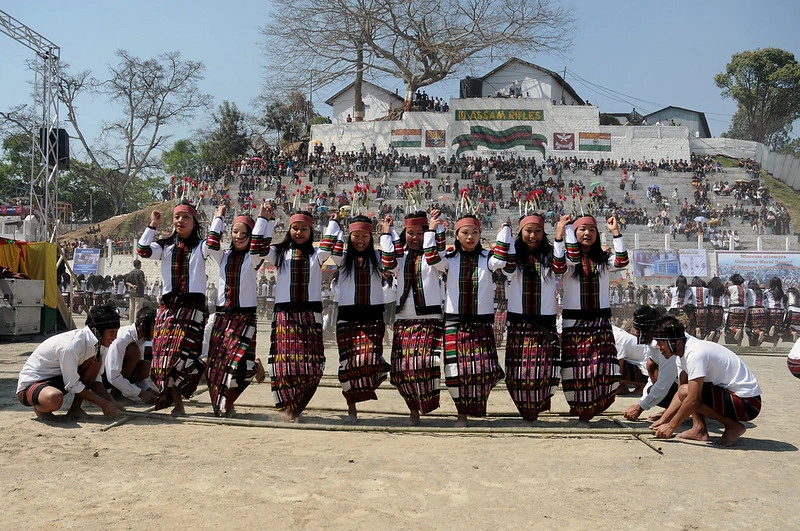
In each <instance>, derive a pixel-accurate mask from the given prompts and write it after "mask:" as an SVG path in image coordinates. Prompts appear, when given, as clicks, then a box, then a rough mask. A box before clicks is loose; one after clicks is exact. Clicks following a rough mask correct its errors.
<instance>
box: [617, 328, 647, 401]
mask: <svg viewBox="0 0 800 531" xmlns="http://www.w3.org/2000/svg"><path fill="white" fill-rule="evenodd" d="M611 329H612V331H613V332H614V342H615V343H616V345H617V360H619V370H620V373H621V374H622V376H621V379H620V382H619V387H618V388H617V396H621V395H627V394H629V393H641V392H642V389H643V388H644V385H645V383H647V359H648V357H649V356H648V350H649V348H648V346H647V345H640V344H639V343H638V342H637V341H636V336H635V335H633V334H630V333H628V332H626V331H625V330H623V329H622V328H620V327H618V326H613V325H612V326H611ZM630 386H633V389H631V388H630Z"/></svg>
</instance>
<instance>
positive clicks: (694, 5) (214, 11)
mask: <svg viewBox="0 0 800 531" xmlns="http://www.w3.org/2000/svg"><path fill="white" fill-rule="evenodd" d="M321 1H322V0H321ZM562 5H563V6H565V7H567V8H570V9H572V10H573V16H574V17H575V19H576V25H575V32H574V35H573V37H572V38H573V45H572V47H571V48H569V49H565V50H564V51H563V53H561V54H547V55H544V54H539V55H535V54H534V55H527V56H522V55H520V57H522V58H524V59H526V60H528V61H531V62H533V63H535V64H538V65H540V66H542V67H544V68H547V69H550V70H554V71H557V72H559V73H561V74H562V75H563V74H564V69H565V68H566V77H565V78H566V80H567V82H568V83H570V85H572V87H573V88H574V89H575V90H576V91H577V93H578V94H579V95H580V96H581V97H582V98H583V99H585V100H589V101H591V102H592V104H594V105H598V106H599V108H600V111H601V112H609V113H613V112H630V111H631V109H632V108H634V107H635V108H636V110H637V111H638V112H640V113H642V114H647V113H650V112H653V111H656V110H659V109H661V108H663V107H666V106H669V105H673V106H678V107H684V108H688V109H692V110H696V111H701V112H704V113H705V114H706V118H707V120H708V122H709V126H710V128H711V133H712V135H713V136H715V137H716V136H719V135H720V134H721V133H723V132H725V131H726V130H727V129H728V127H729V124H730V120H731V117H732V115H733V114H734V112H735V111H736V104H735V102H734V101H733V100H731V99H723V98H722V97H721V96H720V89H719V88H717V87H716V86H715V84H714V75H715V74H717V73H721V72H724V70H725V66H726V64H727V63H728V62H729V61H730V59H731V56H732V55H733V54H735V53H738V52H742V51H745V50H755V49H758V48H766V47H777V48H782V49H784V50H787V51H789V52H791V53H794V54H795V55H796V56H798V57H800V32H798V31H797V23H798V21H800V2H798V1H797V0H764V1H762V2H753V1H752V0H750V1H744V0H701V1H697V0H693V1H687V0H670V1H666V2H665V1H663V0H652V1H651V0H636V1H634V0H605V1H602V2H601V1H590V0H580V1H579V0H563V1H562ZM0 10H2V11H4V12H5V13H6V14H8V15H10V16H12V17H14V18H15V19H17V20H19V21H20V22H22V23H23V24H25V25H27V26H28V27H30V28H31V29H33V30H34V31H36V32H38V33H39V34H41V35H43V36H44V37H46V38H47V39H49V40H50V41H52V42H54V43H55V44H57V45H58V46H60V48H61V59H62V61H63V62H65V63H67V64H69V65H70V67H71V68H72V69H73V70H74V71H79V70H91V71H92V72H93V73H94V74H95V76H97V77H102V76H103V75H105V74H106V73H107V67H108V65H109V64H112V63H114V62H115V55H114V53H115V51H116V50H118V49H125V50H127V51H128V52H130V53H131V54H132V55H134V56H137V57H140V58H151V57H155V56H157V55H159V54H161V53H164V52H167V51H174V50H177V51H180V52H181V53H182V54H183V56H184V57H185V58H186V59H191V60H193V61H202V62H203V63H204V64H205V67H206V73H205V79H204V80H203V82H202V84H201V89H202V90H203V91H205V92H206V93H209V94H211V95H212V96H213V98H214V108H216V106H217V105H219V104H221V103H222V102H223V101H224V100H228V101H230V102H234V103H236V105H237V106H238V107H239V109H240V110H243V111H245V112H249V111H252V110H254V105H253V101H254V99H255V98H256V97H257V96H258V94H259V93H261V91H262V90H263V89H262V87H263V77H264V73H265V71H264V63H265V60H264V56H263V54H264V50H263V46H262V44H261V42H262V36H261V34H260V32H259V27H262V26H263V25H264V24H265V23H266V22H267V21H268V20H269V17H270V11H271V3H270V2H269V1H267V0H262V1H255V0H236V1H229V2H222V1H211V0H191V1H189V0H174V1H168V0H160V1H154V0H138V1H135V2H134V1H122V0H71V1H70V2H63V1H58V2H56V1H52V0H37V1H23V0H14V1H9V0H0ZM286 53H290V52H289V51H287V52H286ZM32 58H33V52H32V51H30V50H29V49H28V48H26V47H25V46H23V45H22V44H20V43H18V42H16V41H15V40H14V39H12V38H11V37H8V36H6V35H5V34H0V87H2V88H0V110H3V111H5V110H8V109H9V108H10V107H12V106H14V105H17V104H23V103H28V104H31V103H32V98H31V96H30V90H31V89H30V82H31V81H32V79H33V75H32V73H31V71H29V70H28V69H27V68H26V66H25V62H26V60H30V59H32ZM504 61H505V59H498V60H497V61H495V62H493V63H486V64H485V65H481V66H478V67H476V68H474V70H473V71H472V72H462V73H461V74H460V75H458V76H455V77H453V78H452V79H446V80H444V81H441V82H439V83H437V84H435V85H432V86H429V87H426V88H425V90H426V91H427V93H428V94H429V95H431V96H439V97H444V98H446V99H449V98H451V97H458V80H459V79H460V78H461V77H463V76H464V75H477V76H481V75H484V74H486V73H488V72H489V71H490V70H491V69H493V68H495V67H496V66H498V65H499V64H501V63H502V62H504ZM350 82H351V80H347V81H343V82H342V83H340V84H338V85H330V86H327V87H322V88H318V89H316V90H315V91H314V93H313V100H314V103H315V108H316V110H317V112H319V113H320V114H322V115H329V114H330V112H331V108H330V107H329V106H327V105H325V104H324V101H325V100H326V99H328V98H329V97H330V96H332V95H333V94H335V93H336V92H338V91H339V90H341V88H343V87H344V86H346V85H347V84H349V83H350ZM380 84H381V85H382V86H383V87H384V88H386V89H388V90H391V91H394V90H395V89H397V90H398V92H399V93H400V94H403V93H404V87H403V85H402V82H400V81H394V80H392V81H389V82H381V83H380ZM79 104H80V107H79V122H80V124H81V128H82V129H83V130H84V132H85V133H86V134H87V136H88V137H89V138H93V137H95V136H96V135H97V133H99V131H100V127H101V124H102V123H103V121H104V120H110V119H112V118H115V117H117V116H118V113H119V109H117V108H115V107H113V106H110V105H109V104H107V102H105V101H103V100H102V99H96V100H92V99H89V98H85V99H84V100H79ZM61 115H62V116H65V115H66V110H65V109H64V107H63V105H62V107H61ZM208 123H209V116H208V115H207V114H206V115H198V116H197V117H196V119H195V120H194V121H193V122H192V123H189V124H182V125H179V126H175V127H173V128H171V129H170V130H169V132H170V133H172V134H173V135H174V137H173V140H178V139H180V138H187V137H190V136H191V135H192V133H193V132H194V131H196V130H197V129H198V128H200V127H203V126H206V125H208ZM792 136H793V137H797V136H800V128H798V127H796V128H795V131H794V132H793V134H792ZM168 146H169V147H171V144H168Z"/></svg>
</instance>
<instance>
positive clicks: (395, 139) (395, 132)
mask: <svg viewBox="0 0 800 531" xmlns="http://www.w3.org/2000/svg"><path fill="white" fill-rule="evenodd" d="M392 147H393V148H404V147H405V148H413V147H416V148H418V147H422V129H392Z"/></svg>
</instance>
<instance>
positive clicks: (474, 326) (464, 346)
mask: <svg viewBox="0 0 800 531" xmlns="http://www.w3.org/2000/svg"><path fill="white" fill-rule="evenodd" d="M503 376H504V374H503V369H502V368H501V367H500V362H499V361H498V359H497V348H495V342H494V330H493V329H492V324H491V323H452V322H450V323H445V328H444V378H445V385H447V389H448V390H449V391H450V395H451V396H452V397H453V402H455V405H456V409H457V410H458V413H459V415H470V416H473V417H485V416H486V402H487V400H488V399H489V393H490V392H491V391H492V389H493V388H494V386H495V385H497V382H499V381H500V380H502V379H503Z"/></svg>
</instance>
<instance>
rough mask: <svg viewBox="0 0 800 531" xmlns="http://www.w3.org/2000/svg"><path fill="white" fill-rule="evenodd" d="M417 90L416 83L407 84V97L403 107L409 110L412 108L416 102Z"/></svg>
mask: <svg viewBox="0 0 800 531" xmlns="http://www.w3.org/2000/svg"><path fill="white" fill-rule="evenodd" d="M416 91H417V87H415V86H414V85H411V84H408V85H406V99H405V101H404V102H403V109H404V110H406V111H408V110H410V109H411V106H412V105H413V104H414V93H415V92H416Z"/></svg>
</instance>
